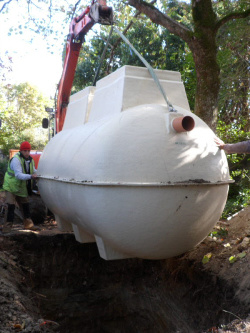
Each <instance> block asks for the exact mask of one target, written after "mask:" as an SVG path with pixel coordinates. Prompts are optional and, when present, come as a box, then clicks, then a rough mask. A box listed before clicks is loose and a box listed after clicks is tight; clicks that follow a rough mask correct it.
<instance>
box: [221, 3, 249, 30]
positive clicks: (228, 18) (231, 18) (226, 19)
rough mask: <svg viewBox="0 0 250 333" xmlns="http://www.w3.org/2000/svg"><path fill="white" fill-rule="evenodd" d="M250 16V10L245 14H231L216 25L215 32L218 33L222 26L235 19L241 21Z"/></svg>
mask: <svg viewBox="0 0 250 333" xmlns="http://www.w3.org/2000/svg"><path fill="white" fill-rule="evenodd" d="M249 15H250V8H249V9H247V10H245V11H244V12H235V13H230V14H228V15H226V16H224V17H223V18H222V19H220V20H219V21H218V22H217V23H216V25H215V31H218V30H219V29H220V27H221V26H222V25H224V24H225V23H227V22H228V21H231V20H233V19H240V18H246V17H248V16H249Z"/></svg>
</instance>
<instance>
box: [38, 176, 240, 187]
mask: <svg viewBox="0 0 250 333" xmlns="http://www.w3.org/2000/svg"><path fill="white" fill-rule="evenodd" d="M37 178H38V180H39V179H45V180H52V181H56V182H61V183H70V184H76V185H85V186H127V187H129V186H131V187H133V186H134V187H140V186H145V187H170V186H208V185H211V186H218V185H227V184H232V183H234V180H231V179H228V180H225V181H218V182H209V181H205V180H202V179H194V180H191V179H190V180H187V181H183V182H174V183H171V182H110V181H107V182H105V181H91V180H75V179H64V178H59V177H46V176H38V177H37Z"/></svg>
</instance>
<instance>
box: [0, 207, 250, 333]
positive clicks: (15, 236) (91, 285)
mask: <svg viewBox="0 0 250 333" xmlns="http://www.w3.org/2000/svg"><path fill="white" fill-rule="evenodd" d="M40 226H41V231H39V232H30V231H29V232H27V231H24V230H22V224H21V221H20V220H19V221H18V220H17V221H16V223H15V225H14V228H13V231H12V232H11V233H10V234H8V235H5V236H4V235H1V233H0V305H1V310H2V311H1V316H0V332H1V333H9V332H17V331H19V332H29V333H31V332H32V333H35V332H54V331H57V332H63V333H66V332H69V333H77V332H88V333H90V332H93V333H98V332H124V333H126V332H131V333H133V332H136V333H137V332H149V333H150V332H154V333H155V332H156V333H158V332H163V333H172V332H175V333H177V332H180V333H186V332H187V333H192V332H197V333H201V332H218V333H219V332H242V333H243V332H244V333H250V207H247V208H245V209H244V210H242V211H241V212H239V213H238V214H236V215H235V216H233V217H232V218H231V219H230V220H228V221H219V222H218V223H217V225H216V227H215V228H214V229H213V231H212V232H211V234H210V235H209V236H208V237H207V238H206V239H205V240H204V241H203V242H201V243H200V244H199V245H198V246H197V247H196V248H194V249H193V250H192V251H190V252H188V253H186V254H184V255H182V256H179V257H177V258H171V259H168V260H159V261H151V260H140V259H127V260H120V261H104V260H103V259H101V258H100V257H99V255H98V251H97V248H96V245H95V244H79V243H77V242H76V241H75V239H74V235H73V234H71V233H62V232H60V231H59V230H58V229H57V227H56V224H55V222H54V221H53V220H48V221H46V222H45V223H43V224H42V225H40Z"/></svg>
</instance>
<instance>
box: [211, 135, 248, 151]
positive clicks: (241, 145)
mask: <svg viewBox="0 0 250 333" xmlns="http://www.w3.org/2000/svg"><path fill="white" fill-rule="evenodd" d="M215 142H216V144H217V145H218V147H219V148H220V149H224V150H225V152H226V153H227V154H234V153H236V154H250V140H248V141H242V142H238V143H224V142H223V141H221V140H220V139H218V138H216V139H215Z"/></svg>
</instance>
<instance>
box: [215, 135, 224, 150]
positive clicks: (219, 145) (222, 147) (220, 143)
mask: <svg viewBox="0 0 250 333" xmlns="http://www.w3.org/2000/svg"><path fill="white" fill-rule="evenodd" d="M214 142H215V143H216V145H217V146H218V147H219V148H220V149H224V145H225V143H224V142H223V141H222V140H221V139H219V138H217V137H215V138H214Z"/></svg>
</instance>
